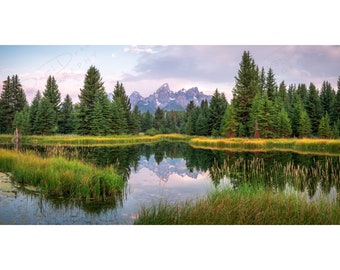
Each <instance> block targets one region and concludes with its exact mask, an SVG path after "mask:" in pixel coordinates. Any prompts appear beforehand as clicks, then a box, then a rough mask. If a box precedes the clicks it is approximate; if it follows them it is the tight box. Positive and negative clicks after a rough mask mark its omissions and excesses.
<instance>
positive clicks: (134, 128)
mask: <svg viewBox="0 0 340 270" xmlns="http://www.w3.org/2000/svg"><path fill="white" fill-rule="evenodd" d="M141 119H142V115H141V112H140V111H139V108H138V106H135V107H134V108H133V111H132V113H131V116H130V121H129V124H130V126H129V131H130V133H131V134H138V133H139V132H140V130H141Z"/></svg>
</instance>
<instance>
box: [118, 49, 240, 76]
mask: <svg viewBox="0 0 340 270" xmlns="http://www.w3.org/2000/svg"><path fill="white" fill-rule="evenodd" d="M229 49H231V50H229V51H228V50H226V47H225V46H167V47H163V48H162V50H161V51H160V52H159V53H157V54H152V55H150V56H148V57H141V58H139V59H138V63H137V65H136V66H135V67H134V70H133V72H131V73H126V74H124V80H129V81H130V80H131V81H133V80H140V79H156V78H186V79H190V80H198V79H199V80H206V81H216V82H222V81H227V80H228V79H233V77H234V75H235V71H236V70H237V63H238V61H239V58H240V54H239V51H240V48H238V47H233V46H231V47H230V46H229ZM236 51H237V53H235V52H236Z"/></svg>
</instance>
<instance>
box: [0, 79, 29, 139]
mask: <svg viewBox="0 0 340 270" xmlns="http://www.w3.org/2000/svg"><path fill="white" fill-rule="evenodd" d="M2 88H3V91H2V92H1V95H0V112H1V113H0V114H1V119H0V129H1V130H0V132H5V133H12V131H13V127H12V125H13V120H14V116H15V114H16V113H17V112H20V111H22V110H23V109H24V107H25V106H26V105H27V100H26V95H25V92H24V90H23V89H22V86H21V83H20V80H19V77H18V75H13V76H12V77H11V78H10V77H9V76H8V77H7V80H6V81H4V82H3V87H2Z"/></svg>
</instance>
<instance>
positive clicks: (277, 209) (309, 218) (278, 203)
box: [135, 184, 340, 225]
mask: <svg viewBox="0 0 340 270" xmlns="http://www.w3.org/2000/svg"><path fill="white" fill-rule="evenodd" d="M339 212H340V206H339V204H337V203H332V202H328V201H325V200H320V201H317V202H315V201H313V202H307V200H306V198H305V197H304V195H302V194H300V195H299V194H287V193H284V192H274V191H273V190H271V189H269V190H268V189H266V188H265V187H261V186H257V187H253V186H250V185H247V184H244V185H242V186H240V187H239V188H238V189H237V190H233V189H227V188H225V189H223V190H218V191H214V192H212V193H210V194H209V195H208V196H207V197H205V198H202V199H199V200H197V201H195V202H194V201H186V202H183V203H176V204H170V203H167V202H160V203H158V204H154V205H151V206H149V207H147V206H144V207H142V208H141V210H140V212H139V214H138V219H137V220H136V221H135V224H146V225H147V224H153V225H156V224H157V225H162V224H177V225H180V224H182V225H189V224H196V225H202V224H205V225H209V224H216V225H221V224H230V225H232V224H235V225H246V224H248V225H279V224H281V225H282V224H287V225H289V224H290V225H292V224H294V225H300V224H303V225H308V224H315V225H316V224H340V215H339Z"/></svg>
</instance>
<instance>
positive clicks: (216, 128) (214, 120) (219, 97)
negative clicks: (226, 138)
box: [208, 89, 228, 136]
mask: <svg viewBox="0 0 340 270" xmlns="http://www.w3.org/2000/svg"><path fill="white" fill-rule="evenodd" d="M209 105H210V106H209V114H208V117H209V118H208V124H209V133H211V135H212V136H220V129H221V122H222V118H223V116H224V114H225V110H226V109H227V105H228V103H227V100H226V98H225V95H224V93H219V92H218V90H217V89H216V90H215V92H214V95H213V96H212V98H211V100H210V104H209Z"/></svg>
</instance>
